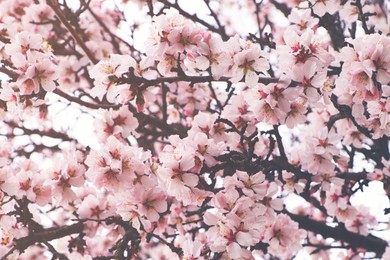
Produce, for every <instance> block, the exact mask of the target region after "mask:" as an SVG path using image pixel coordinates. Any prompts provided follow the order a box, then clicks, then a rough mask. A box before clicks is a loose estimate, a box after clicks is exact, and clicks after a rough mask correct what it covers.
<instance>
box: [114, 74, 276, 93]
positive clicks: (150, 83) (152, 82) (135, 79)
mask: <svg viewBox="0 0 390 260" xmlns="http://www.w3.org/2000/svg"><path fill="white" fill-rule="evenodd" d="M229 80H230V78H228V77H222V78H220V79H218V80H216V79H214V78H213V76H187V75H180V76H176V77H160V78H157V79H152V80H147V79H143V78H138V77H131V78H122V79H120V80H119V83H128V84H138V85H141V84H142V86H141V87H140V91H142V90H145V89H146V88H148V87H150V86H155V85H158V84H160V83H173V82H180V81H188V82H191V83H193V84H194V83H205V82H228V81H229ZM277 82H279V79H278V78H273V77H259V83H263V84H269V83H277Z"/></svg>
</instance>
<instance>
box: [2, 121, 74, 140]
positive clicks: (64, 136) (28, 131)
mask: <svg viewBox="0 0 390 260" xmlns="http://www.w3.org/2000/svg"><path fill="white" fill-rule="evenodd" d="M4 123H5V124H7V125H9V126H10V127H12V128H19V129H21V130H22V131H23V133H24V134H25V135H33V134H36V135H40V136H47V137H51V138H55V139H62V140H64V141H75V140H74V139H73V138H71V137H69V136H68V135H67V134H64V133H61V132H57V131H55V130H54V129H49V130H47V131H40V130H38V129H28V128H25V127H24V126H19V125H17V124H16V123H15V122H12V121H10V122H7V121H4Z"/></svg>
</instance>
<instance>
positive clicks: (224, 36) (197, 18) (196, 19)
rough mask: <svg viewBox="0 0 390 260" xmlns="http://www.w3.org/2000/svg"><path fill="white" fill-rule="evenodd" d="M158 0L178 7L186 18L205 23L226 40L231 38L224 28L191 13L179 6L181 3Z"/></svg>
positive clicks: (205, 25)
mask: <svg viewBox="0 0 390 260" xmlns="http://www.w3.org/2000/svg"><path fill="white" fill-rule="evenodd" d="M158 1H159V2H160V3H163V4H164V5H166V6H168V7H171V8H174V9H176V10H177V11H179V13H180V14H181V15H183V16H184V17H186V18H188V19H190V20H192V21H194V22H197V23H199V24H201V25H203V26H204V27H206V28H207V29H209V30H210V31H212V32H215V33H217V34H219V35H221V37H222V39H225V40H226V39H229V36H228V35H226V34H225V32H224V31H223V30H221V29H220V28H216V27H214V26H212V25H211V24H209V23H207V22H205V21H204V20H202V19H200V18H199V17H198V16H197V15H196V14H190V13H188V12H186V11H185V10H183V9H182V8H181V7H180V6H179V4H177V3H170V2H169V1H167V0H158Z"/></svg>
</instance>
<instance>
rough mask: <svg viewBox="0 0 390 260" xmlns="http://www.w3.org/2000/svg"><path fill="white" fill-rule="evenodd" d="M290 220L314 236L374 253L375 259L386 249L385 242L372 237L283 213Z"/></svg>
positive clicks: (305, 217) (304, 217)
mask: <svg viewBox="0 0 390 260" xmlns="http://www.w3.org/2000/svg"><path fill="white" fill-rule="evenodd" d="M285 213H286V214H287V215H289V216H290V217H291V219H292V220H294V221H296V222H297V223H298V224H299V227H300V228H302V229H305V230H308V231H311V232H314V233H315V234H320V235H321V236H323V237H324V238H333V239H335V240H340V241H343V242H346V243H348V244H349V245H350V246H351V247H355V248H364V249H366V250H367V251H370V252H374V253H376V256H377V257H379V258H380V257H381V256H382V254H383V253H384V252H385V250H386V247H387V242H386V241H384V240H382V239H380V238H378V237H375V236H372V235H368V236H363V235H360V234H358V233H354V232H350V231H348V230H346V229H345V228H342V227H340V226H338V227H330V226H328V225H326V223H324V222H319V221H316V220H313V219H310V218H309V217H307V216H299V215H295V214H292V213H290V212H287V211H285Z"/></svg>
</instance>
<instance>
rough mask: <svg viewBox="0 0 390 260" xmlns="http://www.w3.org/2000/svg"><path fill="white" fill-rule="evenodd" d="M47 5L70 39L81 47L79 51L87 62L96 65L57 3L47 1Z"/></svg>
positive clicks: (95, 60)
mask: <svg viewBox="0 0 390 260" xmlns="http://www.w3.org/2000/svg"><path fill="white" fill-rule="evenodd" d="M47 4H48V5H49V6H50V7H51V9H53V11H54V12H55V14H56V15H57V17H58V19H59V20H60V21H61V23H62V24H63V25H64V26H65V28H66V29H67V30H68V31H69V33H70V34H71V35H72V37H73V38H74V39H75V41H76V42H77V43H78V45H79V46H80V47H81V49H83V51H84V52H85V54H86V55H87V56H88V58H89V60H90V61H91V62H92V63H93V64H96V63H98V60H97V59H96V58H95V56H94V55H93V54H92V52H91V51H90V50H89V48H88V47H87V46H86V45H85V42H84V41H83V40H82V39H81V38H80V36H79V35H78V34H77V32H76V31H75V30H74V29H73V27H72V26H71V25H70V23H69V22H68V21H67V18H66V17H65V16H64V14H63V13H62V11H61V9H60V8H59V5H58V3H56V2H55V1H54V0H47Z"/></svg>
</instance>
